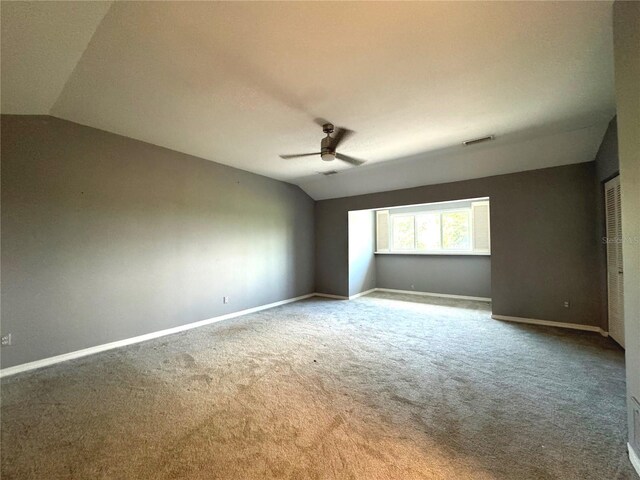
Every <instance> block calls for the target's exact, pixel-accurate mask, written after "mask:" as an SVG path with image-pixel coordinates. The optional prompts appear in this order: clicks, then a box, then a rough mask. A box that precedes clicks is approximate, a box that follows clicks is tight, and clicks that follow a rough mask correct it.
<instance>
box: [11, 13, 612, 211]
mask: <svg viewBox="0 0 640 480" xmlns="http://www.w3.org/2000/svg"><path fill="white" fill-rule="evenodd" d="M107 9H108V12H107V11H106V10H107ZM611 10H612V6H611V2H513V3H510V2H460V3H458V2H415V3H414V2H410V3H409V2H407V3H405V2H400V3H396V2H381V3H378V2H376V3H368V2H344V3H341V2H336V3H328V2H319V3H307V2H304V3H303V2H291V3H287V2H283V3H280V2H277V3H275V2H274V3H271V2H257V3H253V2H251V3H243V2H228V3H227V2H225V3H220V2H193V3H191V2H116V3H114V4H113V5H111V6H110V8H109V4H107V3H95V2H81V3H61V2H51V3H47V2H32V3H28V2H27V3H23V2H20V3H13V2H4V1H3V2H2V29H3V32H2V111H3V113H49V114H52V115H54V116H56V117H59V118H64V119H67V120H71V121H74V122H78V123H81V124H84V125H89V126H92V127H96V128H101V129H104V130H107V131H111V132H114V133H118V134H121V135H125V136H128V137H132V138H137V139H140V140H143V141H146V142H150V143H153V144H156V145H161V146H164V147H168V148H171V149H174V150H178V151H181V152H185V153H189V154H192V155H196V156H199V157H203V158H206V159H210V160H213V161H216V162H220V163H224V164H228V165H232V166H235V167H237V168H242V169H245V170H249V171H252V172H256V173H260V174H263V175H267V176H269V177H273V178H277V179H280V180H285V181H289V182H292V183H296V184H299V185H300V186H301V187H302V188H304V189H305V190H306V191H307V192H308V193H309V194H310V195H311V196H312V197H314V198H316V199H320V198H332V197H337V196H345V195H354V194H358V193H367V192H372V191H380V190H389V189H395V188H404V187H408V186H416V185H420V184H429V183H440V182H443V181H453V180H459V179H465V178H473V177H482V176H487V175H494V174H499V173H508V172H513V171H520V170H529V169H535V168H542V167H546V166H552V165H561V164H567V163H576V162H584V161H590V160H593V158H594V156H595V153H596V151H597V148H598V144H599V142H600V140H601V139H602V133H603V132H604V128H605V127H606V124H607V122H608V120H609V119H610V118H611V117H612V115H613V114H614V111H615V103H614V96H613V58H612V32H611ZM105 12H106V15H105ZM101 17H103V18H102V21H101V22H100V24H99V26H98V27H97V28H96V25H97V23H98V22H99V21H100V18H101ZM7 32H8V33H7ZM5 37H6V38H5ZM85 47H86V49H85V50H84V53H82V55H81V57H80V55H79V54H80V53H81V51H82V50H83V49H84V48H85ZM5 57H6V58H7V60H6V61H5ZM78 58H80V60H79V61H78ZM76 62H77V63H76ZM74 63H76V65H75V68H74V69H73V66H72V64H74ZM72 69H73V72H71V70H72ZM50 78H51V79H53V81H49V79H50ZM61 79H62V80H61ZM62 85H64V88H62ZM316 118H326V119H328V120H330V121H332V122H333V123H335V124H336V125H342V126H346V127H348V128H350V129H352V130H355V131H356V132H357V134H356V135H354V136H353V137H352V138H351V139H349V140H348V141H346V142H345V143H344V147H343V149H342V151H343V153H345V154H348V155H352V156H354V157H358V158H362V159H366V160H368V163H367V164H366V165H365V166H363V167H359V168H357V169H354V168H351V167H349V166H348V165H346V164H342V163H341V162H338V161H335V162H332V163H330V164H327V163H324V162H322V160H321V159H320V158H319V157H309V158H303V159H299V160H287V161H285V160H282V159H280V158H279V157H278V155H279V154H284V153H297V152H312V151H318V150H319V148H318V147H319V143H320V139H321V137H322V131H321V129H320V127H319V126H318V125H316V123H315V122H314V119H316ZM487 134H495V135H496V140H495V141H494V142H492V143H490V144H485V145H478V146H475V147H462V146H461V145H460V142H461V141H463V140H466V139H470V138H474V137H478V136H484V135H487ZM333 169H336V170H340V173H339V174H338V175H334V176H331V177H324V176H319V175H318V174H317V172H319V171H327V170H333Z"/></svg>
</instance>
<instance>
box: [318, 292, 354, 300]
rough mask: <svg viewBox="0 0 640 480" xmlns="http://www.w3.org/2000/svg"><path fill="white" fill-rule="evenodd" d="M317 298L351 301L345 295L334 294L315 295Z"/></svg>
mask: <svg viewBox="0 0 640 480" xmlns="http://www.w3.org/2000/svg"><path fill="white" fill-rule="evenodd" d="M313 296H315V297H324V298H333V299H335V300H349V297H345V296H343V295H334V294H333V293H317V292H316V293H314V294H313Z"/></svg>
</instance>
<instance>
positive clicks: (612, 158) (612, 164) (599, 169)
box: [596, 117, 620, 182]
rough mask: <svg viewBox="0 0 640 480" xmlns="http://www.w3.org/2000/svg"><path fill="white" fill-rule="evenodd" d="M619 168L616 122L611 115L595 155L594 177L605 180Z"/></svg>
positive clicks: (600, 180)
mask: <svg viewBox="0 0 640 480" xmlns="http://www.w3.org/2000/svg"><path fill="white" fill-rule="evenodd" d="M619 170H620V161H619V159H618V124H617V119H616V117H613V119H611V121H610V122H609V126H608V127H607V131H606V132H605V134H604V137H603V138H602V143H601V144H600V148H599V149H598V154H597V155H596V177H597V178H598V181H599V182H605V181H607V180H609V179H611V178H613V177H615V176H616V175H617V174H618V172H619Z"/></svg>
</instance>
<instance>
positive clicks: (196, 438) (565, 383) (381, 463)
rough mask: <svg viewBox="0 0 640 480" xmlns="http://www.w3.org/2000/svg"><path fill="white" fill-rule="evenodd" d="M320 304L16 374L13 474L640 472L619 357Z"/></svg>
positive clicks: (571, 336) (440, 316)
mask: <svg viewBox="0 0 640 480" xmlns="http://www.w3.org/2000/svg"><path fill="white" fill-rule="evenodd" d="M489 315H490V312H489V309H488V305H487V304H483V303H479V302H461V301H453V300H445V299H435V298H428V297H417V296H402V295H397V294H386V293H385V294H383V293H375V294H372V295H369V296H366V297H361V298H359V299H356V300H351V301H338V300H327V299H319V298H313V299H309V300H306V301H303V302H298V303H295V304H290V305H286V306H283V307H279V308H275V309H272V310H268V311H264V312H260V313H257V314H253V315H249V316H246V317H242V318H238V319H234V320H229V321H227V322H222V323H218V324H214V325H211V326H208V327H203V328H199V329H195V330H190V331H188V332H184V333H181V334H177V335H174V336H170V337H163V338H160V339H157V340H154V341H150V342H147V343H144V344H138V345H134V346H130V347H126V348H123V349H119V350H115V351H111V352H107V353H104V354H100V355H95V356H92V357H88V358H85V359H80V360H76V361H72V362H67V363H63V364H59V365H57V366H54V367H50V368H47V369H43V370H39V371H35V372H31V373H28V374H23V375H17V376H13V377H9V378H6V379H4V380H3V381H2V392H1V393H2V418H1V427H2V438H1V441H2V443H1V448H2V451H1V460H2V470H1V473H2V480H11V479H47V480H52V479H82V480H85V479H87V480H88V479H127V480H131V479H182V478H185V479H234V480H240V479H258V478H285V479H334V478H335V479H366V480H372V479H391V478H393V479H403V480H405V479H422V478H425V479H448V480H450V479H563V480H570V479H579V480H587V479H598V480H601V479H637V476H635V474H634V473H633V470H632V467H631V465H630V463H629V460H628V457H627V454H626V450H625V438H626V411H625V405H624V402H625V399H624V398H625V396H624V389H625V384H624V359H623V353H622V350H621V349H620V348H619V347H617V346H616V345H615V344H614V343H613V342H611V341H610V340H608V339H605V338H603V337H601V336H599V335H597V334H592V333H579V332H574V331H566V330H559V329H552V328H545V327H534V326H525V325H517V324H510V323H503V322H500V321H497V320H492V319H491V318H490V316H489Z"/></svg>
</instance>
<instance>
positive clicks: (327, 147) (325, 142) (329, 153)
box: [320, 134, 336, 162]
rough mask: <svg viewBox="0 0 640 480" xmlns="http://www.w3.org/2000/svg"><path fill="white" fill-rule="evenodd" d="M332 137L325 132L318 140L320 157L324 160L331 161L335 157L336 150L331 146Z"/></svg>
mask: <svg viewBox="0 0 640 480" xmlns="http://www.w3.org/2000/svg"><path fill="white" fill-rule="evenodd" d="M331 140H332V138H331V137H330V136H329V135H328V134H327V136H326V137H324V138H323V139H322V141H321V142H320V158H322V160H324V161H325V162H331V161H332V160H335V158H336V152H335V150H334V149H333V148H332V146H331Z"/></svg>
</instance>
